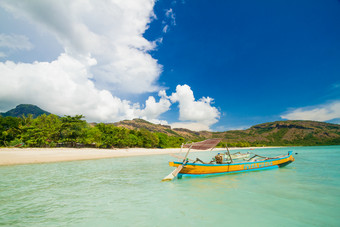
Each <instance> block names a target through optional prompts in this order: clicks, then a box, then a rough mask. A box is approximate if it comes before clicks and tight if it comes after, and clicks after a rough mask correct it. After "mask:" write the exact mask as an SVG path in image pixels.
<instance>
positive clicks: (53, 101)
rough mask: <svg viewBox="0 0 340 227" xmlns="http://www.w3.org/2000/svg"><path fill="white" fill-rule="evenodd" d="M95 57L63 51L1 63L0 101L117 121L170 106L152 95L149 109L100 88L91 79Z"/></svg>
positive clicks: (152, 117)
mask: <svg viewBox="0 0 340 227" xmlns="http://www.w3.org/2000/svg"><path fill="white" fill-rule="evenodd" d="M93 63H94V60H93V59H90V58H89V59H88V61H87V62H86V63H85V62H81V61H79V60H78V59H75V58H73V57H71V56H69V55H67V54H62V55H61V56H60V57H59V58H58V59H57V60H55V61H53V62H50V63H49V62H35V63H33V64H27V63H18V64H16V63H14V62H11V61H7V62H5V63H1V62H0V72H1V75H5V76H4V77H6V78H2V79H1V83H0V100H1V102H2V103H3V104H2V105H4V104H6V105H7V106H11V105H12V106H15V105H16V104H18V103H33V104H36V105H38V106H39V107H41V108H43V109H45V110H48V111H49V112H52V113H54V114H58V115H61V116H62V115H64V114H66V115H75V114H83V115H85V116H86V119H87V120H88V121H97V122H115V121H120V120H124V119H133V118H144V119H146V120H154V121H156V120H157V118H158V117H159V116H160V115H161V114H162V113H163V112H165V111H167V110H168V109H169V106H170V101H169V100H167V99H165V98H164V97H161V99H160V101H159V102H156V101H155V98H154V97H149V99H148V100H147V101H146V103H145V108H144V109H141V108H140V105H139V104H138V103H135V104H132V103H130V102H129V101H127V100H121V99H120V98H118V97H114V96H112V94H111V93H110V92H109V91H107V90H99V89H97V88H96V87H95V86H94V83H93V82H92V81H91V80H89V79H88V78H89V77H91V75H89V74H88V73H89V71H88V70H87V68H88V67H91V66H92V64H93ZM0 108H2V109H4V107H3V106H0Z"/></svg>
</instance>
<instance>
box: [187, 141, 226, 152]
mask: <svg viewBox="0 0 340 227" xmlns="http://www.w3.org/2000/svg"><path fill="white" fill-rule="evenodd" d="M221 140H222V139H208V140H204V141H201V142H197V143H189V144H184V145H183V147H184V148H191V149H196V150H208V149H212V148H214V147H216V145H217V144H218V143H219V142H220V141H221Z"/></svg>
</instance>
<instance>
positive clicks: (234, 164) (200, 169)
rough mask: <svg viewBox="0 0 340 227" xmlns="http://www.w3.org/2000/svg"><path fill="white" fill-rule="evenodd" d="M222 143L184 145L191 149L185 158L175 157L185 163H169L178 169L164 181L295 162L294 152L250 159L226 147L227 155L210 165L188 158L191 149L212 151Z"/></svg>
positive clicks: (258, 168)
mask: <svg viewBox="0 0 340 227" xmlns="http://www.w3.org/2000/svg"><path fill="white" fill-rule="evenodd" d="M220 141H221V139H208V140H205V141H202V142H197V143H191V144H185V145H183V146H182V148H183V147H185V148H189V149H188V151H187V153H186V155H185V157H183V156H178V155H174V156H175V157H177V158H183V161H181V162H169V165H170V166H172V167H176V169H175V170H174V171H172V172H171V173H170V174H169V175H168V176H166V177H165V178H164V179H163V180H162V181H170V180H172V179H174V178H175V177H177V178H179V179H180V178H182V177H203V176H214V175H222V174H229V173H241V172H248V171H257V170H267V169H275V168H279V167H284V166H286V165H288V164H289V163H291V162H293V161H294V160H295V159H294V157H293V155H292V151H289V152H288V154H287V155H280V156H276V157H264V156H260V155H257V154H254V155H253V156H252V157H250V158H249V155H250V153H245V154H242V153H240V152H238V153H234V154H230V152H229V149H228V147H226V148H227V152H226V153H225V154H220V153H219V154H217V155H216V156H215V158H213V160H212V161H210V162H209V163H206V162H203V161H202V160H200V159H199V158H197V159H196V160H192V159H188V158H187V157H188V154H189V152H190V150H191V149H197V150H208V149H211V150H212V149H213V148H214V147H215V146H216V145H217V144H218V143H219V142H220ZM224 156H225V157H224ZM198 162H199V163H198Z"/></svg>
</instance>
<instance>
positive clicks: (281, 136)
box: [0, 104, 340, 146]
mask: <svg viewBox="0 0 340 227" xmlns="http://www.w3.org/2000/svg"><path fill="white" fill-rule="evenodd" d="M28 114H32V115H33V117H37V116H40V115H42V114H46V115H49V114H50V113H49V112H47V111H45V110H42V109H40V108H39V107H38V106H35V105H31V104H20V105H18V106H17V107H16V108H14V109H12V110H9V111H7V112H6V113H2V114H1V113H0V115H2V116H3V117H6V116H13V117H22V116H23V115H26V116H27V115H28ZM93 124H96V123H90V125H93ZM109 124H113V125H115V126H117V127H124V128H127V129H133V130H138V129H142V128H144V129H146V130H148V131H150V132H158V133H164V134H166V135H168V136H175V137H183V138H185V139H186V140H187V141H199V140H204V139H211V138H222V143H227V144H228V145H230V146H295V145H301V146H306V145H340V125H339V124H334V123H326V122H318V121H302V120H286V121H275V122H267V123H261V124H257V125H254V126H251V127H249V128H248V129H244V130H229V131H224V132H212V131H198V132H197V131H192V130H189V129H185V128H171V126H169V125H161V124H153V123H151V122H148V121H146V120H143V119H133V120H123V121H119V122H115V123H109Z"/></svg>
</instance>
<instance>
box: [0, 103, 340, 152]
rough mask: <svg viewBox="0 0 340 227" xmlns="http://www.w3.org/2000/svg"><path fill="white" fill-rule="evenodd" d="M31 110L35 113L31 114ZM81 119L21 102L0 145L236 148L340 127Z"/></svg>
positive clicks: (0, 119)
mask: <svg viewBox="0 0 340 227" xmlns="http://www.w3.org/2000/svg"><path fill="white" fill-rule="evenodd" d="M29 114H32V117H27V115H29ZM23 115H26V118H23V117H22V116H23ZM82 118H83V116H82V115H76V116H75V117H72V116H64V117H58V116H56V115H53V114H50V113H48V112H46V111H44V110H42V109H40V108H39V107H37V106H34V105H27V104H21V105H18V106H17V107H16V108H15V109H12V110H10V111H7V112H6V113H3V114H2V116H0V146H3V145H6V146H7V145H8V144H15V142H18V141H19V142H23V143H25V144H26V145H27V146H54V145H58V144H62V145H63V144H68V143H72V144H77V143H80V144H84V145H86V146H87V145H94V146H97V147H124V146H126V147H131V146H144V147H178V146H180V144H181V143H182V142H189V141H200V140H204V139H210V138H222V139H223V140H222V144H220V145H221V146H223V145H224V144H223V143H228V145H229V146H235V147H246V146H296V145H304V146H313V145H340V125H339V124H331V123H325V122H316V121H276V122H269V123H263V124H258V125H254V126H252V127H250V128H248V129H245V130H231V131H225V132H209V131H200V132H195V131H191V130H189V129H183V128H171V127H170V126H167V125H159V124H153V123H150V122H148V121H145V120H142V119H134V120H125V121H120V122H117V123H110V124H103V123H91V124H89V123H87V122H86V121H85V120H82ZM150 141H151V142H152V143H151V142H150ZM149 142H150V143H149Z"/></svg>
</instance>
